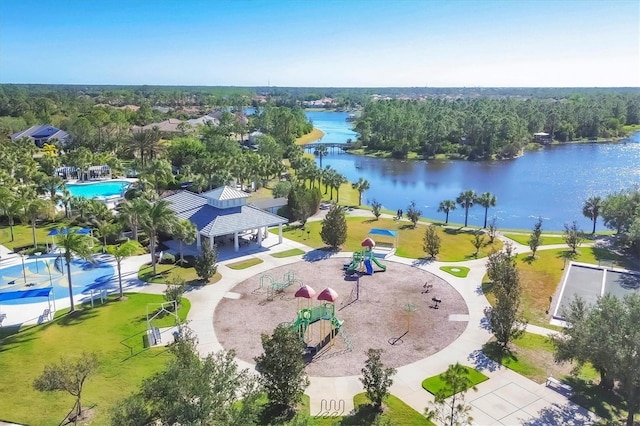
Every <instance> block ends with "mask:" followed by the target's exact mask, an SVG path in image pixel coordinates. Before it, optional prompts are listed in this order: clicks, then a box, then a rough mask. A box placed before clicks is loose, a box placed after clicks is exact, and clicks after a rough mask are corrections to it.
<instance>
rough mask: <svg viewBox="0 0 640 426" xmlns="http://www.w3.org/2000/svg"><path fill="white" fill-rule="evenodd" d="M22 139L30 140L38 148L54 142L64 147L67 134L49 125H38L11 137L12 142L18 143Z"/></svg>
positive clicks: (67, 138)
mask: <svg viewBox="0 0 640 426" xmlns="http://www.w3.org/2000/svg"><path fill="white" fill-rule="evenodd" d="M23 138H29V139H31V140H32V141H33V143H35V144H36V146H37V147H38V148H42V147H43V146H44V144H45V143H52V142H53V141H55V140H57V141H59V142H60V143H61V144H62V145H66V143H67V142H68V140H69V133H67V132H65V131H64V130H60V129H58V128H57V127H53V126H52V125H51V124H40V125H36V126H31V127H29V128H28V129H27V130H23V131H21V132H16V133H14V134H12V135H11V140H12V141H18V140H20V139H23Z"/></svg>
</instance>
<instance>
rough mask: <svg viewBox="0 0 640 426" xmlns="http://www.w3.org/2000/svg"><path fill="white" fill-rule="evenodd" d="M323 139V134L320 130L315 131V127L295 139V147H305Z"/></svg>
mask: <svg viewBox="0 0 640 426" xmlns="http://www.w3.org/2000/svg"><path fill="white" fill-rule="evenodd" d="M323 137H324V132H323V131H322V130H320V129H316V128H315V127H314V128H313V130H311V131H310V132H309V133H307V134H306V135H302V136H300V137H299V138H298V139H296V145H306V144H308V143H312V142H315V141H317V140H319V139H322V138H323Z"/></svg>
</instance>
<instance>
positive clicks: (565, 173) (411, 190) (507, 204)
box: [308, 112, 640, 230]
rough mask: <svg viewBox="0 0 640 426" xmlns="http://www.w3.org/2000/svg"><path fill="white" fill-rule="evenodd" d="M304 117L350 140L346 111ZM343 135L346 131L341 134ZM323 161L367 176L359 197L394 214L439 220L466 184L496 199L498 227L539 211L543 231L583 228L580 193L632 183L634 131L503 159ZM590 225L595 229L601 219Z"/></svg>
mask: <svg viewBox="0 0 640 426" xmlns="http://www.w3.org/2000/svg"><path fill="white" fill-rule="evenodd" d="M311 114H313V115H314V117H315V119H314V125H315V126H316V127H318V128H320V129H321V130H324V129H323V127H322V126H323V125H326V126H328V127H327V128H329V129H331V134H330V135H328V136H329V139H331V140H330V141H331V142H344V141H346V139H347V138H348V137H352V138H353V135H354V132H353V131H351V130H350V129H349V123H347V122H346V121H344V118H346V115H347V114H346V113H326V112H323V113H308V115H311ZM320 114H322V115H320ZM331 114H338V115H335V116H334V115H331ZM342 116H344V118H342ZM341 118H342V120H341ZM348 134H349V135H351V136H348V137H347V136H345V135H348ZM328 136H325V138H323V141H324V142H329V140H325V139H327V138H328ZM340 137H342V138H343V139H341V140H340V139H339V138H340ZM323 165H325V166H326V165H330V166H331V167H333V168H334V169H336V170H338V171H339V172H340V173H342V174H344V175H345V176H346V177H347V179H348V180H350V181H357V180H358V178H361V177H362V178H364V179H367V180H368V181H369V182H370V184H371V189H370V190H368V191H367V192H366V193H365V194H363V200H366V202H367V203H370V202H371V200H372V199H374V198H375V199H377V200H378V201H380V202H381V203H382V204H383V206H384V207H385V208H388V209H390V210H394V211H395V210H397V209H398V208H402V209H406V207H407V205H408V204H409V202H411V201H415V202H416V204H417V205H418V207H419V208H420V209H421V210H422V213H423V215H424V216H427V217H432V218H437V219H444V215H443V214H442V213H438V212H437V209H438V204H439V203H440V202H441V201H443V200H445V199H455V198H456V196H457V195H458V194H459V193H460V192H461V191H464V190H466V189H473V190H475V191H476V192H478V193H482V192H485V191H489V192H492V193H493V194H494V195H496V196H497V198H498V205H497V206H496V208H492V209H490V210H489V216H490V217H491V216H494V215H495V216H497V217H498V219H499V222H498V225H499V226H500V227H502V228H523V229H530V228H531V227H532V226H533V224H534V222H535V221H536V219H537V217H539V216H541V217H543V218H544V220H545V221H544V225H543V226H544V228H545V229H549V230H550V229H555V230H560V229H562V228H563V225H564V223H570V222H572V221H573V220H577V221H578V223H579V224H580V226H582V227H583V229H591V225H590V221H589V220H588V219H587V218H585V217H584V216H582V204H583V202H584V200H585V199H586V198H588V197H589V196H593V195H601V196H602V195H606V194H609V193H611V192H614V191H619V190H622V189H626V188H629V187H631V186H632V185H634V184H640V133H636V134H635V135H634V137H633V138H632V140H631V141H630V142H629V143H626V144H569V145H563V146H552V147H547V148H545V149H543V150H540V151H535V152H528V153H526V154H525V155H524V156H522V157H520V158H517V159H514V160H507V161H481V162H471V161H450V160H448V161H428V162H424V161H399V160H393V159H380V158H371V157H362V156H354V155H349V154H345V153H338V152H335V153H332V154H329V155H328V156H326V157H325V158H324V159H323ZM483 219H484V210H483V209H482V208H481V207H473V208H472V209H471V210H470V212H469V223H470V224H474V225H480V224H481V221H482V220H483ZM449 220H450V221H453V222H458V223H461V222H464V211H463V210H462V209H459V208H458V209H457V210H455V211H453V212H451V213H450V214H449ZM598 229H603V225H602V224H601V223H599V224H598Z"/></svg>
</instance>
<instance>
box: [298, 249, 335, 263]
mask: <svg viewBox="0 0 640 426" xmlns="http://www.w3.org/2000/svg"><path fill="white" fill-rule="evenodd" d="M336 253H338V250H333V249H330V248H328V247H325V248H321V249H314V250H311V251H308V252H306V253H305V254H303V255H302V260H304V261H305V262H318V261H320V260H326V259H330V258H331V257H332V256H334V255H335V254H336Z"/></svg>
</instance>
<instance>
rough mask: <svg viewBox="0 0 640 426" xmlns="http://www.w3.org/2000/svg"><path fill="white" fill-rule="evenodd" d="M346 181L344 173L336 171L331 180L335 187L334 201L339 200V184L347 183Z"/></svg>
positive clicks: (337, 201)
mask: <svg viewBox="0 0 640 426" xmlns="http://www.w3.org/2000/svg"><path fill="white" fill-rule="evenodd" d="M347 182H348V180H347V178H346V177H344V175H342V174H340V173H337V172H336V175H335V177H334V180H333V184H334V185H335V188H336V203H339V202H340V186H341V185H342V184H343V183H347Z"/></svg>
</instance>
